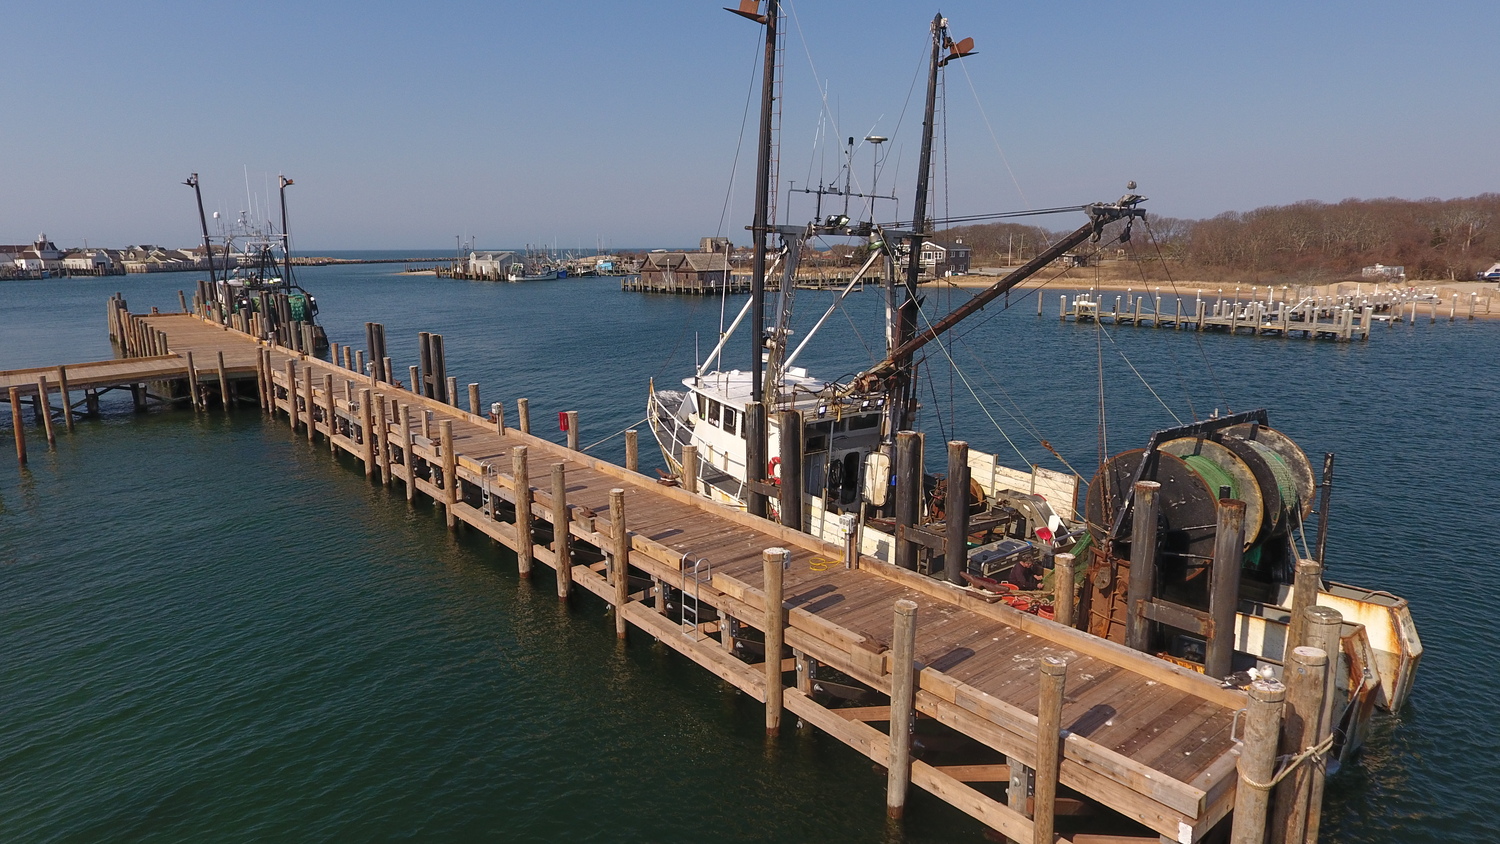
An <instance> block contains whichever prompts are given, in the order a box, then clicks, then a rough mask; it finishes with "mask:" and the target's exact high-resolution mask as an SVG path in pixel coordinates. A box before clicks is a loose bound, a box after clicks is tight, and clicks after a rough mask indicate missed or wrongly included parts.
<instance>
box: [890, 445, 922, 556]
mask: <svg viewBox="0 0 1500 844" xmlns="http://www.w3.org/2000/svg"><path fill="white" fill-rule="evenodd" d="M921 514H922V435H921V434H918V433H917V432H916V431H898V432H897V433H896V558H895V563H896V565H898V566H900V567H901V568H904V569H910V570H912V571H916V568H917V543H915V542H912V541H911V540H910V539H907V538H905V537H904V536H903V535H902V534H903V533H904V531H905V530H910V529H911V528H913V527H915V526H916V524H917V520H918V518H920V517H921Z"/></svg>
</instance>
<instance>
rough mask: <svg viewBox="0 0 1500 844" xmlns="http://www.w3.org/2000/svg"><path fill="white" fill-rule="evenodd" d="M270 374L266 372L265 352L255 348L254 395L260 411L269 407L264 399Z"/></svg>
mask: <svg viewBox="0 0 1500 844" xmlns="http://www.w3.org/2000/svg"><path fill="white" fill-rule="evenodd" d="M270 380H271V374H270V372H268V371H267V370H266V350H265V349H262V348H260V347H256V350H255V393H256V398H257V399H258V400H259V401H260V409H261V410H268V409H269V407H270V405H269V403H268V401H267V399H266V396H267V395H268V392H267V390H268V388H267V386H266V385H267V384H268V383H270Z"/></svg>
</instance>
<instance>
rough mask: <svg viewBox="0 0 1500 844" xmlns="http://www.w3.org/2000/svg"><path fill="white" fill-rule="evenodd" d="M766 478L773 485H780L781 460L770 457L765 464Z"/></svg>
mask: <svg viewBox="0 0 1500 844" xmlns="http://www.w3.org/2000/svg"><path fill="white" fill-rule="evenodd" d="M766 478H767V479H768V480H770V482H771V483H773V484H780V483H781V458H780V457H772V458H771V462H769V463H767V464H766Z"/></svg>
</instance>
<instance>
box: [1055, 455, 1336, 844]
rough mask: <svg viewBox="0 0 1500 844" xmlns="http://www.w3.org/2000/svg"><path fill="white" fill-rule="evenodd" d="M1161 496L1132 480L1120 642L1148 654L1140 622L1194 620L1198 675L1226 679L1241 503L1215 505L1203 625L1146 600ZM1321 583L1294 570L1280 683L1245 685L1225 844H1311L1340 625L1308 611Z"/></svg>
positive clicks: (1332, 616)
mask: <svg viewBox="0 0 1500 844" xmlns="http://www.w3.org/2000/svg"><path fill="white" fill-rule="evenodd" d="M1326 471H1327V468H1326V467H1325V473H1326ZM1160 491H1161V484H1159V483H1157V482H1155V481H1138V482H1137V483H1136V484H1135V487H1134V499H1133V500H1134V504H1133V505H1132V521H1131V540H1130V544H1131V558H1130V579H1129V583H1128V591H1127V598H1126V607H1127V613H1126V628H1125V643H1126V645H1127V646H1129V647H1130V648H1132V649H1135V650H1140V651H1147V652H1149V650H1150V648H1149V644H1150V640H1149V636H1148V631H1149V622H1151V621H1164V622H1167V623H1175V624H1177V625H1185V624H1191V623H1192V622H1193V621H1195V620H1198V621H1200V622H1201V627H1200V628H1197V630H1198V632H1201V633H1202V634H1204V637H1205V640H1206V647H1205V653H1204V673H1205V674H1207V675H1208V676H1210V677H1223V676H1226V675H1227V674H1229V673H1230V671H1231V669H1232V659H1233V655H1234V637H1235V626H1236V625H1235V620H1236V613H1237V611H1238V607H1239V577H1240V562H1241V560H1242V559H1243V552H1244V538H1245V503H1244V502H1243V501H1236V500H1233V499H1227V498H1226V499H1221V500H1220V501H1219V502H1218V518H1217V524H1216V526H1215V531H1216V533H1215V537H1216V539H1215V543H1214V556H1213V563H1212V565H1211V566H1210V574H1209V610H1208V613H1207V618H1206V619H1193V618H1188V616H1189V615H1195V614H1193V613H1191V612H1190V611H1188V612H1184V611H1183V610H1182V609H1180V608H1179V609H1178V610H1177V612H1178V613H1179V615H1177V616H1165V617H1164V614H1165V613H1168V612H1172V611H1173V608H1174V607H1175V605H1172V604H1169V603H1167V602H1165V601H1162V600H1161V599H1158V598H1155V597H1154V596H1155V593H1156V584H1155V576H1156V544H1157V536H1156V531H1157V525H1158V520H1157V508H1158V496H1159V494H1160ZM1325 507H1326V502H1325ZM1070 563H1071V561H1070ZM1069 568H1070V569H1071V565H1070V566H1069ZM1322 575H1323V567H1322V565H1321V564H1320V563H1319V562H1317V561H1316V560H1301V561H1299V562H1298V564H1297V570H1296V579H1295V581H1294V583H1293V592H1292V606H1291V621H1290V624H1289V626H1288V630H1287V637H1286V642H1287V644H1286V652H1285V654H1284V655H1283V672H1282V679H1281V680H1280V681H1277V680H1274V679H1267V678H1261V679H1255V680H1253V681H1252V682H1251V683H1250V685H1249V690H1248V691H1249V705H1248V707H1247V708H1246V710H1245V712H1244V719H1243V720H1244V722H1245V723H1244V727H1243V730H1242V731H1241V732H1240V733H1239V734H1238V738H1237V741H1238V742H1239V745H1240V758H1239V763H1238V770H1239V783H1238V787H1237V790H1236V792H1235V809H1234V820H1233V827H1232V833H1231V841H1232V842H1233V844H1263V842H1272V843H1273V844H1287V842H1299V844H1300V842H1306V844H1317V840H1318V827H1319V823H1320V820H1321V817H1322V805H1323V786H1324V780H1325V779H1326V777H1327V760H1328V757H1329V755H1330V750H1331V748H1332V746H1333V742H1334V712H1333V705H1334V698H1335V696H1336V691H1337V690H1336V685H1337V678H1338V672H1339V668H1340V664H1339V660H1340V656H1341V655H1342V653H1343V638H1342V630H1343V623H1344V620H1343V615H1342V614H1341V613H1340V612H1339V611H1338V610H1336V609H1333V608H1332V607H1323V606H1318V605H1317V597H1318V594H1319V592H1320V591H1321V589H1322V585H1323V583H1322ZM1058 591H1059V594H1061V592H1062V590H1061V589H1059V590H1058ZM1237 720H1238V719H1237Z"/></svg>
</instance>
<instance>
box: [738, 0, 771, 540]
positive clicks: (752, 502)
mask: <svg viewBox="0 0 1500 844" xmlns="http://www.w3.org/2000/svg"><path fill="white" fill-rule="evenodd" d="M759 8H760V3H759V2H758V0H740V6H739V8H738V9H730V8H728V7H727V6H726V7H725V10H726V11H730V12H733V13H735V14H737V15H739V16H741V17H744V18H749V19H750V20H753V21H755V22H757V23H759V24H761V25H762V26H764V27H765V28H766V50H765V58H764V60H763V64H762V68H761V83H760V87H761V90H760V143H759V145H758V153H757V155H756V164H755V219H754V221H753V223H752V225H751V227H750V230H751V237H752V238H753V240H754V246H755V251H754V258H753V260H752V263H751V265H750V302H751V305H750V346H751V348H750V405H749V406H748V407H747V408H746V410H747V411H748V412H747V414H746V431H745V433H746V437H745V470H746V480H747V481H748V483H747V484H746V486H747V487H748V494H747V495H746V499H745V506H746V509H747V510H748V511H749V512H750V515H752V516H760V517H762V518H764V517H765V515H766V512H767V508H766V500H767V496H766V494H765V493H764V492H763V491H761V489H760V487H761V486H762V485H763V484H764V482H765V478H766V474H765V473H766V450H767V438H766V434H767V425H766V401H765V384H764V383H763V374H762V362H761V353H762V351H763V350H764V349H765V334H766V326H765V301H766V236H767V235H768V234H770V223H769V221H768V220H767V217H768V216H769V206H770V201H771V199H770V194H771V189H772V188H771V118H772V110H773V108H774V107H775V96H776V18H777V15H778V14H779V13H780V10H779V8H778V2H777V0H766V13H765V14H763V15H762V14H759V13H758V10H759ZM772 386H773V388H774V387H775V385H772Z"/></svg>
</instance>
